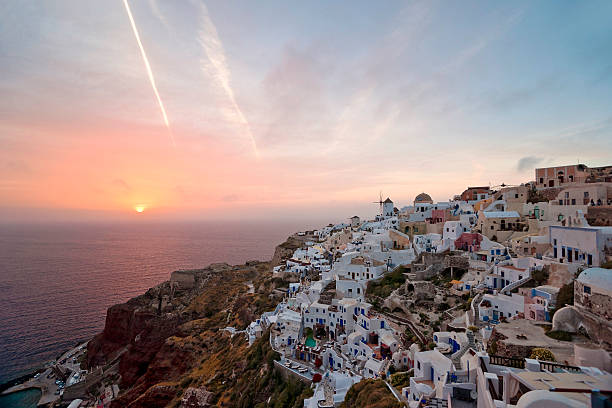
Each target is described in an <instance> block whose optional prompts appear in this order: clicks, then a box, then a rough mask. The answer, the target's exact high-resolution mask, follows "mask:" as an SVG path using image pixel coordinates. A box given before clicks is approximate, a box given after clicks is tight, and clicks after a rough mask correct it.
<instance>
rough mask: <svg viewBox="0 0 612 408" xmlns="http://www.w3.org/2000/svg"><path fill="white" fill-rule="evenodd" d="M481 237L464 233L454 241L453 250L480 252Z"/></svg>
mask: <svg viewBox="0 0 612 408" xmlns="http://www.w3.org/2000/svg"><path fill="white" fill-rule="evenodd" d="M481 241H482V235H480V234H478V233H472V232H464V233H463V234H461V236H460V237H459V238H457V239H456V240H455V249H458V250H462V251H470V252H478V251H480V242H481Z"/></svg>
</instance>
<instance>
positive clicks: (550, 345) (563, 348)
mask: <svg viewBox="0 0 612 408" xmlns="http://www.w3.org/2000/svg"><path fill="white" fill-rule="evenodd" d="M535 323H536V322H534V321H533V320H526V319H517V320H511V321H509V322H507V323H500V324H498V325H496V326H495V330H496V331H497V332H498V333H501V334H503V335H504V336H506V337H507V339H506V340H504V343H506V344H517V345H522V346H535V347H545V348H547V349H549V350H550V351H552V353H553V354H554V355H555V358H556V359H557V361H558V362H560V363H563V362H565V361H567V362H568V363H569V364H570V365H573V364H574V344H580V345H585V344H590V343H588V342H585V341H584V340H582V339H580V338H578V339H575V340H573V341H560V340H555V339H552V338H550V337H548V336H547V335H546V334H545V332H544V328H543V327H540V326H538V325H536V324H535ZM518 335H523V336H526V337H527V338H526V339H519V338H517V337H516V336H518Z"/></svg>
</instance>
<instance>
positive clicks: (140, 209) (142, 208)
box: [134, 204, 147, 213]
mask: <svg viewBox="0 0 612 408" xmlns="http://www.w3.org/2000/svg"><path fill="white" fill-rule="evenodd" d="M146 208H147V207H146V206H144V205H142V204H138V205H135V206H134V210H136V212H137V213H141V212H144V210H145V209H146Z"/></svg>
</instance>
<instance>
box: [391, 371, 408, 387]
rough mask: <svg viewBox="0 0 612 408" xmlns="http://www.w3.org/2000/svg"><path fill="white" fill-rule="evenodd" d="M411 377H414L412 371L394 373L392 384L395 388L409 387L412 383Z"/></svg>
mask: <svg viewBox="0 0 612 408" xmlns="http://www.w3.org/2000/svg"><path fill="white" fill-rule="evenodd" d="M410 377H412V373H409V372H408V371H404V372H401V373H395V374H392V375H391V385H392V386H394V387H395V388H403V387H407V386H409V385H410Z"/></svg>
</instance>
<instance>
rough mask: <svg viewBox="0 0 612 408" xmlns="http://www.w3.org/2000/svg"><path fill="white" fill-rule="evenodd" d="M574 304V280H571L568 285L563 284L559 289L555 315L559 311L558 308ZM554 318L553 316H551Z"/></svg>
mask: <svg viewBox="0 0 612 408" xmlns="http://www.w3.org/2000/svg"><path fill="white" fill-rule="evenodd" d="M573 304H574V281H571V282H570V283H568V284H567V285H563V286H561V289H559V293H558V294H557V306H556V307H555V310H554V311H553V316H554V315H555V313H556V312H557V310H559V309H561V308H562V307H564V306H566V305H573ZM551 319H552V316H551Z"/></svg>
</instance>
